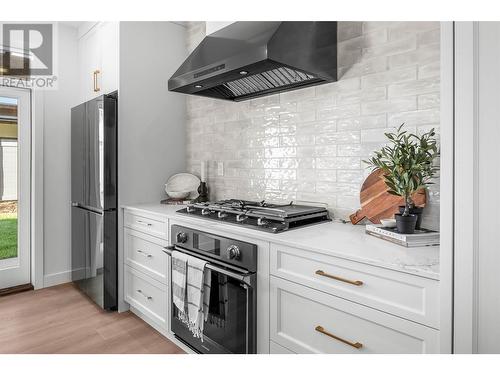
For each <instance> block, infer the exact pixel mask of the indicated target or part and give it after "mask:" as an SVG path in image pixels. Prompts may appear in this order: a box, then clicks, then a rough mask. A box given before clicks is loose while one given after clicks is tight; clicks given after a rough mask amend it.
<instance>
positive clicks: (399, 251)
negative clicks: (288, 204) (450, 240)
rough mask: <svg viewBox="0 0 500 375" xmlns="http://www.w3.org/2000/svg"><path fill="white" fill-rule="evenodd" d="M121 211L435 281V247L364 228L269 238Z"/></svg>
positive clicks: (327, 227) (147, 208)
mask: <svg viewBox="0 0 500 375" xmlns="http://www.w3.org/2000/svg"><path fill="white" fill-rule="evenodd" d="M122 208H129V209H134V210H139V211H144V212H151V213H155V214H159V215H164V216H166V217H169V218H175V219H178V220H182V221H185V222H191V223H193V225H197V226H198V227H199V228H200V229H202V228H206V229H205V230H207V231H208V230H209V229H210V228H212V229H217V230H221V231H225V232H228V233H233V234H235V235H238V234H240V235H245V236H251V237H253V238H258V239H262V240H265V241H269V242H273V243H276V244H281V245H287V246H291V247H298V248H301V249H306V250H310V251H314V252H318V253H323V254H326V255H331V256H337V257H340V258H343V259H349V260H353V261H356V262H360V263H365V264H370V265H374V266H378V267H383V268H388V269H392V270H396V271H400V272H404V273H409V274H414V275H418V276H422V277H426V278H430V279H434V280H439V246H432V247H431V246H427V247H413V248H406V247H403V246H399V245H396V244H393V243H391V242H388V241H384V240H381V239H379V238H376V237H373V236H370V235H368V234H366V233H365V227H364V225H352V224H351V223H347V224H343V223H340V222H327V223H322V224H317V225H311V226H308V227H304V228H299V229H293V230H290V231H287V232H282V233H277V234H273V233H267V232H262V231H258V230H254V229H250V228H244V227H239V226H236V225H231V224H224V223H220V222H216V221H208V220H204V219H201V218H199V217H194V216H193V217H189V216H187V215H182V214H178V213H177V212H176V211H177V210H180V209H181V208H183V206H172V205H163V204H159V203H150V204H136V205H128V206H123V207H122Z"/></svg>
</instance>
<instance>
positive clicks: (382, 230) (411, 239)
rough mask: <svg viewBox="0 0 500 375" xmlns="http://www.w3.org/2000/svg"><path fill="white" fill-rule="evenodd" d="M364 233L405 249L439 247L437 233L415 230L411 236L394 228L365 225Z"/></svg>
mask: <svg viewBox="0 0 500 375" xmlns="http://www.w3.org/2000/svg"><path fill="white" fill-rule="evenodd" d="M366 233H368V234H369V235H372V236H375V237H378V238H382V239H384V240H386V241H390V242H393V243H396V244H398V245H401V246H406V247H418V246H436V245H439V232H435V231H432V230H428V229H420V230H418V229H417V230H415V231H414V233H412V234H403V233H400V232H399V231H398V229H396V228H387V227H382V226H381V225H367V226H366Z"/></svg>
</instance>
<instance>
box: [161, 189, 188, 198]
mask: <svg viewBox="0 0 500 375" xmlns="http://www.w3.org/2000/svg"><path fill="white" fill-rule="evenodd" d="M189 194H191V192H190V191H170V190H168V191H167V195H168V196H169V197H170V198H174V199H184V198H187V197H188V196H189Z"/></svg>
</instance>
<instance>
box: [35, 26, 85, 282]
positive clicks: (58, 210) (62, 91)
mask: <svg viewBox="0 0 500 375" xmlns="http://www.w3.org/2000/svg"><path fill="white" fill-rule="evenodd" d="M76 34H77V31H76V29H75V28H72V27H69V26H65V25H62V24H59V33H58V35H59V46H58V56H57V58H58V59H59V61H58V67H59V70H58V88H57V90H47V91H45V92H43V99H42V100H43V106H42V111H43V127H44V134H43V149H44V160H43V191H44V193H43V196H44V198H43V206H44V213H43V225H44V228H43V237H44V246H43V247H44V262H43V264H44V286H50V285H53V284H58V283H60V282H67V281H69V280H70V279H71V278H70V276H71V248H70V242H71V237H70V235H71V228H70V224H71V222H70V218H71V217H70V214H71V210H70V200H71V175H70V170H71V165H70V156H71V149H70V135H71V133H70V132H71V120H70V114H71V112H70V111H71V108H72V107H73V106H75V105H76V104H77V100H78V99H77V98H78V95H77V94H78V74H77V69H78V62H77V55H78V54H77V35H76Z"/></svg>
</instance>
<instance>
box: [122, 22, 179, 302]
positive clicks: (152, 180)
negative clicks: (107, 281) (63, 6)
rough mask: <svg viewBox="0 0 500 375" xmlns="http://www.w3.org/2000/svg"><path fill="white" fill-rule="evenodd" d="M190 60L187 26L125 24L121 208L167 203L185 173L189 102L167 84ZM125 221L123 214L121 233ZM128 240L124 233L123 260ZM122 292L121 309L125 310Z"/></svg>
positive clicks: (164, 23) (168, 23)
mask: <svg viewBox="0 0 500 375" xmlns="http://www.w3.org/2000/svg"><path fill="white" fill-rule="evenodd" d="M186 55H187V50H186V47H185V28H184V27H183V26H180V25H177V24H173V23H170V22H121V23H120V81H119V104H118V106H119V115H118V121H119V124H118V133H119V146H118V154H119V156H118V165H119V167H118V181H119V188H118V191H119V195H118V197H119V204H120V205H123V204H131V203H138V202H155V201H156V202H159V201H160V200H161V199H163V198H165V191H164V184H165V183H166V181H167V179H168V178H169V177H170V176H171V175H173V174H175V173H178V172H183V171H185V168H186V164H185V152H186V151H185V143H186V134H185V122H186V118H185V117H186V100H185V97H184V96H183V95H179V94H173V93H170V92H168V88H167V82H168V79H169V78H170V76H171V75H172V74H173V73H174V72H175V70H176V69H177V68H178V67H179V65H180V64H181V63H182V62H183V61H184V59H185V57H186ZM122 219H123V217H122V212H120V225H119V228H120V230H121V227H122V226H121V222H122ZM122 237H123V236H122V233H121V232H120V233H119V252H120V260H121V256H122V248H123V246H122V240H123V238H122ZM119 264H122V262H121V261H120V262H119ZM121 271H122V270H120V275H119V278H120V280H122V274H121ZM120 285H123V283H121V282H120ZM122 292H123V291H122V290H120V301H121V304H120V308H124V307H123V306H124V305H123V301H122Z"/></svg>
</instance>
